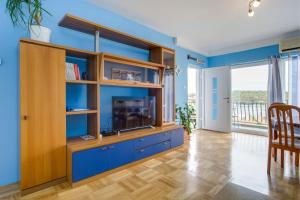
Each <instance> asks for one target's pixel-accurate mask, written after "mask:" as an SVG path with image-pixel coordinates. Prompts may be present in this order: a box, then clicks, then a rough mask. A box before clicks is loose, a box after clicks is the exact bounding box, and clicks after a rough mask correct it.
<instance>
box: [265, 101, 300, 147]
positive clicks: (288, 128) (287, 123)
mask: <svg viewBox="0 0 300 200" xmlns="http://www.w3.org/2000/svg"><path fill="white" fill-rule="evenodd" d="M294 120H299V121H300V108H299V107H297V106H292V105H286V104H282V103H274V104H272V105H271V106H270V107H269V109H268V121H269V138H270V141H272V140H277V139H278V143H279V145H282V146H285V147H291V148H294V147H295V127H294ZM289 140H290V145H289V142H288V141H289Z"/></svg>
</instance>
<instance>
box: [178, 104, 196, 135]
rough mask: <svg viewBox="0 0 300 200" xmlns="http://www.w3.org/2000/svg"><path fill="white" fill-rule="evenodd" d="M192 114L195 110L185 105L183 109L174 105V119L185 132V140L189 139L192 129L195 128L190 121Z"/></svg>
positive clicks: (191, 120) (193, 123)
mask: <svg viewBox="0 0 300 200" xmlns="http://www.w3.org/2000/svg"><path fill="white" fill-rule="evenodd" d="M194 113H195V108H194V107H193V106H191V105H188V104H187V103H186V104H184V106H183V107H180V106H178V105H176V118H177V120H179V123H180V124H181V125H182V126H183V128H184V130H185V139H189V137H190V134H191V133H192V129H193V128H195V126H196V124H195V121H194V120H193V119H192V115H193V114H194Z"/></svg>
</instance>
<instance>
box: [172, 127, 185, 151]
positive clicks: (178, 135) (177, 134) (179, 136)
mask: <svg viewBox="0 0 300 200" xmlns="http://www.w3.org/2000/svg"><path fill="white" fill-rule="evenodd" d="M183 141H184V130H183V128H179V129H175V130H173V131H172V133H171V148H174V147H177V146H180V145H182V144H183Z"/></svg>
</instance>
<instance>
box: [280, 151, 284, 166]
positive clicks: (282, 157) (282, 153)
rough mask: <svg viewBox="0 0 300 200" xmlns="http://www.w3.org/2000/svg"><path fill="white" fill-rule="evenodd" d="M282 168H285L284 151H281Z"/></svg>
mask: <svg viewBox="0 0 300 200" xmlns="http://www.w3.org/2000/svg"><path fill="white" fill-rule="evenodd" d="M281 168H284V150H283V149H281Z"/></svg>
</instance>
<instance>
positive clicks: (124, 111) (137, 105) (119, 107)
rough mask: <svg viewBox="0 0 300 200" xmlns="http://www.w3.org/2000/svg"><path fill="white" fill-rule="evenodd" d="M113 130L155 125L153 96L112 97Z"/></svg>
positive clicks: (127, 129) (154, 101)
mask: <svg viewBox="0 0 300 200" xmlns="http://www.w3.org/2000/svg"><path fill="white" fill-rule="evenodd" d="M112 101H113V102H112V105H113V106H112V118H113V120H112V121H113V131H121V132H122V131H129V130H135V129H142V128H147V127H152V126H155V125H156V100H155V97H154V96H146V97H113V100H112Z"/></svg>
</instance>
